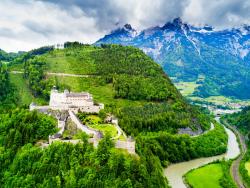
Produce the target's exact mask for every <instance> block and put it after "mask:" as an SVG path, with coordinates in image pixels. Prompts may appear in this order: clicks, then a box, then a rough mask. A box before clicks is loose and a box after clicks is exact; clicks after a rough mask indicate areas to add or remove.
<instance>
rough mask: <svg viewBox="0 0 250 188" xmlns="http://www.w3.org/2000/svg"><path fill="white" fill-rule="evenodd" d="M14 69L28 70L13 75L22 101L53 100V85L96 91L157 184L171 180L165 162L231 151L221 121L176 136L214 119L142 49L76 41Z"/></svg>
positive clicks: (32, 56)
mask: <svg viewBox="0 0 250 188" xmlns="http://www.w3.org/2000/svg"><path fill="white" fill-rule="evenodd" d="M9 68H10V69H11V70H16V71H23V74H13V75H11V82H12V83H13V84H14V85H15V86H16V87H15V88H16V89H17V93H18V94H19V95H20V102H19V103H20V104H27V103H28V102H29V101H31V100H32V101H35V102H37V103H40V104H43V103H44V102H47V103H48V100H49V94H50V90H51V88H52V87H53V86H56V87H57V88H58V89H59V90H61V91H63V90H64V89H69V90H71V91H75V92H81V91H88V92H90V93H91V94H93V97H94V100H95V101H96V102H101V103H104V104H105V111H106V112H107V113H112V114H114V115H115V116H117V117H118V118H119V125H120V127H121V128H122V129H123V130H124V131H125V132H126V133H127V134H128V135H131V136H133V137H134V138H135V139H136V152H137V153H138V154H139V156H140V159H141V161H142V162H143V164H145V166H146V169H145V170H146V172H145V173H146V174H147V173H148V174H149V175H150V176H151V178H152V181H156V182H155V183H156V184H155V185H158V184H159V182H165V180H164V178H163V177H162V176H161V175H162V171H161V168H159V164H161V165H166V164H168V163H169V162H170V163H171V162H179V161H184V160H190V159H193V158H197V157H202V156H211V155H216V154H221V153H223V152H225V150H226V142H227V136H226V134H225V131H224V129H223V128H221V127H220V126H216V127H215V130H214V131H211V133H209V134H206V135H204V136H201V137H196V138H191V137H190V136H187V135H183V136H180V135H176V133H177V131H178V129H179V128H183V127H191V128H192V129H194V130H195V129H197V128H198V127H201V128H202V129H203V130H207V129H208V128H209V127H210V120H211V119H210V117H208V116H207V115H204V114H203V113H202V112H201V111H200V109H198V108H196V107H194V106H191V105H189V104H188V103H187V102H186V101H185V100H184V99H183V97H182V96H181V94H180V93H179V91H178V90H177V89H176V88H175V87H174V85H173V84H172V83H171V81H170V79H169V78H168V77H167V75H166V74H165V73H164V71H163V70H162V68H161V67H160V66H159V65H158V64H156V63H155V62H154V61H153V60H152V59H151V58H149V57H148V56H146V55H145V54H144V53H143V52H142V51H141V50H138V49H136V48H133V47H122V46H117V45H105V46H102V47H94V46H88V45H74V46H69V47H67V48H65V49H62V50H53V49H45V50H44V49H42V51H41V53H39V50H38V51H36V53H35V54H34V52H30V53H27V54H25V55H23V56H22V57H19V58H18V59H16V60H15V61H13V62H12V63H11V64H10V67H9ZM49 73H58V74H57V75H54V74H53V75H52V74H49ZM63 74H72V75H71V76H70V75H68V76H65V75H63ZM74 75H85V76H84V77H76V76H74ZM41 99H42V100H41ZM214 138H216V139H214ZM144 178H145V176H144Z"/></svg>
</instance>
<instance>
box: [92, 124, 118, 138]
mask: <svg viewBox="0 0 250 188" xmlns="http://www.w3.org/2000/svg"><path fill="white" fill-rule="evenodd" d="M89 126H90V127H92V128H93V129H96V130H99V131H101V132H102V133H103V134H104V135H106V134H109V135H110V136H111V137H112V138H114V137H116V135H117V129H116V128H115V126H114V125H112V124H97V125H89Z"/></svg>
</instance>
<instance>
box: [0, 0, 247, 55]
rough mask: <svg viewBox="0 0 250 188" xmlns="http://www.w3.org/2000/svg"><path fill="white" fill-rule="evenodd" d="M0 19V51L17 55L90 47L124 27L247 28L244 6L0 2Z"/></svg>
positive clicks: (173, 1)
mask: <svg viewBox="0 0 250 188" xmlns="http://www.w3.org/2000/svg"><path fill="white" fill-rule="evenodd" d="M0 15H1V16H0V48H1V49H4V50H6V51H18V50H30V49H33V48H37V47H40V46H42V45H49V44H56V43H63V42H64V41H81V42H84V43H93V42H95V41H96V40H97V39H99V38H100V37H102V36H103V35H104V34H106V33H108V32H110V31H111V30H112V29H114V28H116V27H118V26H119V25H123V24H125V23H130V24H131V25H132V26H133V27H134V28H136V29H138V30H141V29H144V28H147V27H150V26H156V25H162V24H164V23H166V22H167V21H170V20H172V19H173V18H176V17H181V18H182V19H183V20H184V21H185V22H188V23H191V24H195V25H203V24H209V25H212V26H214V27H220V28H227V27H235V26H239V25H242V24H250V0H58V1H56V0H1V1H0Z"/></svg>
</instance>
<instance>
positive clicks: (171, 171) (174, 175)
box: [164, 127, 240, 188]
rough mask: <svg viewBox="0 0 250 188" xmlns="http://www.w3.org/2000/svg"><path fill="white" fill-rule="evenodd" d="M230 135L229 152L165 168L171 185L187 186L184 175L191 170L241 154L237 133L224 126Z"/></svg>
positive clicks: (180, 187)
mask: <svg viewBox="0 0 250 188" xmlns="http://www.w3.org/2000/svg"><path fill="white" fill-rule="evenodd" d="M224 128H225V131H226V133H227V135H228V144H227V152H226V153H225V154H222V155H218V156H212V157H206V158H199V159H194V160H191V161H187V162H181V163H176V164H172V165H170V166H169V167H167V168H166V169H165V170H164V174H165V176H166V177H167V179H168V181H169V184H170V186H172V187H173V188H175V187H177V188H186V185H185V184H184V182H183V176H184V175H185V174H186V173H187V172H188V171H190V170H192V169H196V168H199V167H201V166H204V165H206V164H208V163H211V162H213V161H216V160H221V159H223V158H225V159H234V158H236V157H237V156H238V155H239V154H240V148H239V145H238V142H237V138H236V135H235V134H234V133H233V132H232V131H231V130H230V129H228V128H226V127H224Z"/></svg>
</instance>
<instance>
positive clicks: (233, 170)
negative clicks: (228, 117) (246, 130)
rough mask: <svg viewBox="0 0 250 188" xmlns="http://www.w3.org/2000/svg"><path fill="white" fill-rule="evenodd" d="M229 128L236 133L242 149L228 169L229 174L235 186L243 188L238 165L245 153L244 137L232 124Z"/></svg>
mask: <svg viewBox="0 0 250 188" xmlns="http://www.w3.org/2000/svg"><path fill="white" fill-rule="evenodd" d="M231 128H232V129H233V130H234V132H235V133H236V134H237V135H238V138H239V140H240V144H241V148H242V151H241V154H240V156H239V157H238V158H237V159H236V160H234V161H233V163H232V166H231V168H230V171H231V175H232V176H233V179H234V182H235V183H236V185H237V187H239V188H245V186H244V183H243V181H242V179H241V176H240V172H239V166H240V161H241V160H242V158H243V157H244V155H245V153H246V150H247V147H246V144H245V139H244V137H243V136H242V135H241V134H240V133H239V131H238V130H237V129H236V128H234V127H233V126H231Z"/></svg>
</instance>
